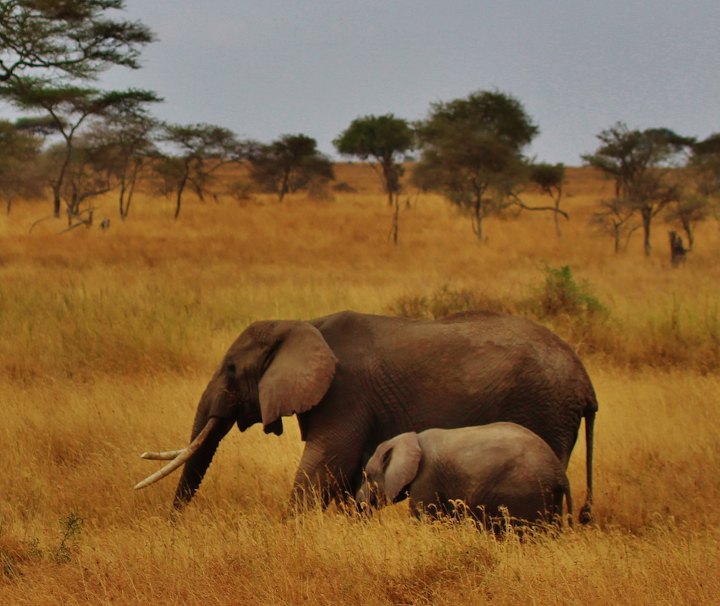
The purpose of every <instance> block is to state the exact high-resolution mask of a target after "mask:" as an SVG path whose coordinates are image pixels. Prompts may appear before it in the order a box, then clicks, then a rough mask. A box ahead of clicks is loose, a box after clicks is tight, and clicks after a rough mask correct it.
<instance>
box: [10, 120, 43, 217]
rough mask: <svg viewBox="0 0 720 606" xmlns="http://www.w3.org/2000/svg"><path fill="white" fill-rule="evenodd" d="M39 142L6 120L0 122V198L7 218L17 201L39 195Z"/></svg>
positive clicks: (40, 182)
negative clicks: (14, 202) (20, 198)
mask: <svg viewBox="0 0 720 606" xmlns="http://www.w3.org/2000/svg"><path fill="white" fill-rule="evenodd" d="M41 143H42V141H41V139H40V138H39V137H38V136H36V135H33V134H32V133H30V132H27V131H25V130H21V129H18V128H17V127H16V125H13V124H12V123H10V122H8V121H7V120H0V198H2V199H3V200H4V202H5V213H6V214H8V215H9V214H10V209H11V207H12V203H13V201H14V200H15V199H16V198H19V197H23V198H37V197H39V196H40V194H41V193H42V189H43V188H42V179H41V178H40V173H39V169H38V163H37V159H38V155H39V153H40V145H41Z"/></svg>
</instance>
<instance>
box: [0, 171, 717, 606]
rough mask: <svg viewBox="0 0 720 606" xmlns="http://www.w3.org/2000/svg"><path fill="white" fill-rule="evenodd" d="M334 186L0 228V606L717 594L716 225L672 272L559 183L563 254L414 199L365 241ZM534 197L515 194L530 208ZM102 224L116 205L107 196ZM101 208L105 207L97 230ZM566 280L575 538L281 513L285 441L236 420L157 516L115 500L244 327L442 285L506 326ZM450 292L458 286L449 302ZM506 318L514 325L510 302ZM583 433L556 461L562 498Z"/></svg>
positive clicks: (584, 181) (27, 214)
mask: <svg viewBox="0 0 720 606" xmlns="http://www.w3.org/2000/svg"><path fill="white" fill-rule="evenodd" d="M337 172H338V180H342V181H343V182H345V183H348V184H349V185H351V186H352V188H353V189H354V190H355V191H354V192H349V193H348V192H345V193H335V194H334V200H326V201H313V200H308V199H305V197H304V196H302V197H296V198H291V199H289V200H288V201H287V202H285V203H283V204H282V205H279V204H277V203H276V202H274V201H272V200H270V199H269V198H260V199H255V200H251V201H247V202H243V203H237V202H233V201H231V200H230V199H226V200H222V201H221V203H220V204H219V205H216V204H215V203H212V202H211V203H207V204H205V205H203V204H200V203H198V202H196V201H193V200H190V201H188V203H187V204H186V205H185V208H184V209H183V215H182V216H181V220H180V221H179V222H173V220H172V218H171V217H172V209H171V203H170V202H167V201H164V200H158V199H150V198H145V199H143V198H140V199H139V200H138V201H137V202H136V207H135V208H134V209H133V214H132V215H131V217H130V219H129V220H128V221H127V222H126V223H124V224H121V223H120V222H119V221H115V220H114V219H113V224H112V227H111V229H110V230H109V232H107V233H102V232H101V231H100V230H98V229H92V230H85V229H82V228H80V229H76V230H73V231H72V232H69V233H67V234H63V235H57V233H56V232H57V231H59V227H58V224H57V223H55V222H52V221H50V222H45V223H42V224H40V225H39V226H38V227H37V228H36V229H35V230H34V231H33V233H32V234H29V235H28V233H27V230H28V227H29V225H30V224H31V223H32V221H33V220H34V219H36V218H37V217H39V216H41V215H42V214H43V213H44V212H45V210H46V208H45V207H41V208H39V207H37V206H31V205H25V206H23V205H18V206H17V207H16V208H15V209H14V210H13V214H11V215H10V216H9V217H2V218H0V402H2V411H3V413H4V416H3V419H4V422H3V423H2V425H0V443H2V444H3V446H4V449H3V458H2V461H3V466H2V470H0V488H1V489H2V499H1V500H0V602H1V603H5V604H57V603H64V604H110V603H113V604H148V603H152V604H180V603H184V604H200V603H202V604H233V603H236V604H251V603H252V604H301V603H308V604H338V603H345V604H476V603H484V602H490V601H493V602H496V603H501V604H503V603H504V604H528V603H538V604H567V603H580V602H583V603H590V604H607V603H631V604H700V603H710V602H712V601H714V600H716V597H715V596H716V595H718V593H720V553H719V551H720V549H719V547H718V545H720V511H718V509H717V507H716V506H715V504H716V503H717V502H718V500H719V499H720V475H718V473H717V469H718V464H720V446H718V440H717V428H716V425H715V422H716V419H717V418H718V417H719V416H720V402H719V401H718V397H717V394H718V392H719V391H720V379H718V372H717V370H718V366H719V365H718V360H719V359H720V355H719V354H718V335H719V333H718V329H719V323H720V318H719V315H718V305H719V304H718V301H720V299H719V298H718V294H720V293H718V289H719V287H718V284H720V275H719V274H720V268H719V267H718V264H717V256H718V250H719V249H720V237H719V234H718V228H717V224H715V223H712V222H711V223H708V224H707V225H704V226H703V227H702V228H701V229H700V230H699V233H698V248H697V250H696V251H695V252H693V253H692V256H691V257H690V259H689V260H688V262H687V263H686V265H685V266H684V267H681V268H679V269H675V270H673V269H671V268H670V266H669V259H668V255H667V242H666V238H667V234H666V231H667V230H666V229H665V227H664V226H662V225H661V224H658V226H657V228H656V232H655V236H654V244H655V246H656V251H655V254H654V255H653V257H652V258H650V259H645V258H644V257H643V256H642V254H641V243H640V241H639V238H637V239H636V240H634V241H631V243H630V247H629V249H628V250H627V251H626V252H624V253H623V254H622V255H619V256H615V255H613V254H612V243H611V242H610V240H609V239H608V238H606V237H601V236H597V235H594V234H593V232H592V231H591V230H590V228H589V227H588V226H587V217H588V216H589V214H590V212H591V211H592V204H593V202H594V201H595V200H597V199H598V198H599V197H601V196H602V195H604V192H605V188H606V187H607V185H606V184H605V183H603V182H601V181H599V180H598V179H597V178H596V177H595V176H594V175H593V174H592V173H590V172H587V171H573V172H572V173H571V182H570V184H569V186H568V190H569V192H570V193H571V197H569V198H568V200H567V203H566V207H567V209H568V210H569V211H570V213H571V215H572V220H571V221H570V222H568V223H567V224H564V225H563V238H562V239H559V240H558V239H557V238H556V237H555V236H554V232H553V228H552V220H551V219H550V217H548V216H546V215H540V214H533V215H525V216H523V217H521V218H520V219H519V220H491V221H488V225H487V233H488V235H489V238H490V239H489V242H487V243H486V244H484V245H480V244H478V243H477V242H475V241H474V237H473V235H472V233H471V231H470V226H469V222H468V220H467V219H466V218H464V217H461V216H459V215H458V214H457V213H456V212H455V211H453V210H452V209H450V208H449V207H448V206H446V205H445V203H443V202H442V201H441V200H439V199H437V198H435V197H433V196H421V197H419V198H418V199H417V200H413V208H412V209H409V210H404V211H403V213H402V217H401V245H400V246H399V247H397V248H395V247H393V246H392V245H391V244H390V243H389V242H388V241H387V233H388V228H389V219H390V217H389V214H390V213H389V209H387V207H386V206H385V202H384V199H383V196H382V194H381V193H380V192H379V190H378V187H377V185H376V183H375V181H374V179H375V176H374V175H373V174H372V173H371V172H370V171H368V170H367V168H365V167H362V166H342V167H339V169H338V171H337ZM539 202H540V200H539V199H538V203H539ZM106 208H107V209H109V210H107V214H108V215H109V216H114V210H113V209H114V205H113V203H112V202H111V201H108V202H106ZM111 210H113V214H111ZM564 264H569V265H570V266H571V268H572V271H573V275H574V276H575V277H576V279H577V280H578V281H582V280H587V282H588V285H589V288H590V289H591V291H592V293H593V294H594V295H595V296H597V298H598V299H599V300H600V301H601V302H602V303H603V304H604V305H605V306H606V308H607V309H608V311H609V316H608V317H607V318H596V319H592V320H586V319H585V320H583V319H582V318H580V319H578V318H576V317H572V316H560V317H555V318H549V319H547V320H546V321H547V322H549V323H551V324H552V325H553V326H554V327H555V328H556V329H557V330H558V331H560V332H561V333H562V334H563V335H564V336H565V337H566V338H568V339H569V340H570V341H571V342H572V343H573V345H574V346H575V347H577V348H578V350H579V351H580V352H581V354H582V355H583V356H584V358H585V360H586V363H587V366H588V368H589V371H590V374H591V376H592V378H593V381H594V383H595V386H596V389H597V391H598V395H599V400H600V405H601V412H600V415H599V418H598V423H597V451H596V486H597V495H596V521H597V523H596V525H595V526H593V527H592V528H576V529H575V530H574V531H567V532H565V533H563V534H562V536H560V537H557V538H554V537H546V536H540V537H537V538H536V539H533V540H529V541H524V542H522V541H520V540H519V539H518V538H517V537H509V538H508V539H506V540H502V541H499V540H496V539H495V538H494V537H492V536H487V535H485V534H482V533H478V532H475V531H474V530H472V529H470V528H467V527H464V526H457V525H456V526H452V525H447V524H419V523H416V522H414V521H413V520H411V519H410V518H409V516H408V515H407V511H406V510H405V508H404V507H403V506H398V507H396V508H390V509H387V510H384V511H383V512H381V514H380V515H378V516H376V517H374V518H373V519H372V520H369V521H361V520H356V519H352V518H347V517H345V516H342V515H340V514H338V513H336V512H334V511H329V512H318V511H313V512H309V513H307V514H305V515H302V516H299V517H290V516H288V515H287V512H286V510H285V505H286V502H287V496H288V494H289V487H290V483H291V478H292V475H293V473H294V469H295V466H296V464H297V461H298V459H299V456H300V452H301V443H300V440H299V436H298V433H297V429H296V428H295V426H294V424H293V423H286V429H287V431H286V433H285V435H283V436H282V437H281V438H279V439H278V438H274V437H268V436H265V435H264V434H262V431H260V430H258V429H257V428H253V429H251V430H249V431H248V432H247V433H246V434H242V435H240V434H239V433H237V432H233V433H231V434H230V436H228V438H227V439H226V440H225V441H224V442H223V444H222V446H221V448H220V450H219V453H218V456H217V457H216V460H215V461H214V463H213V465H212V467H211V470H210V472H209V474H208V476H207V479H206V481H205V483H204V484H203V489H202V491H201V494H200V495H199V496H198V498H197V500H196V501H195V502H194V504H193V506H192V507H191V508H190V509H189V510H188V511H187V512H186V513H185V514H184V515H183V516H182V517H181V518H179V519H175V518H172V517H171V516H170V515H169V513H168V511H169V504H170V499H171V495H172V491H173V489H174V481H173V480H168V481H166V482H164V483H162V484H160V485H157V486H155V487H152V488H149V489H147V490H145V491H143V492H140V493H135V492H133V491H132V489H131V487H132V485H133V484H134V482H136V481H137V480H138V479H140V478H142V477H144V475H146V473H147V472H148V471H149V470H150V469H152V465H151V464H149V463H147V462H145V461H141V460H140V459H138V458H137V456H136V455H137V453H139V452H141V451H142V450H145V449H147V448H175V447H178V446H180V445H182V444H183V443H184V442H185V441H186V439H187V437H188V434H189V431H190V424H191V421H192V415H193V411H194V406H195V403H196V401H197V398H198V396H199V394H200V392H201V391H202V388H203V387H204V384H205V382H206V380H207V378H208V377H209V374H210V373H211V372H212V370H213V367H214V365H215V364H216V363H217V361H218V360H219V358H220V356H221V355H222V353H223V352H224V350H225V348H226V347H227V345H228V344H229V343H230V341H231V340H232V339H233V338H234V337H235V336H236V335H237V334H238V333H239V332H240V331H241V330H242V328H243V327H244V326H245V325H246V324H247V323H248V322H250V321H251V320H253V319H256V318H268V317H283V318H293V317H295V318H308V317H315V316H318V315H322V314H325V313H329V312H333V311H337V310H339V309H346V308H354V309H358V310H363V311H368V312H380V313H382V312H386V311H387V310H388V309H391V308H397V305H398V301H401V300H403V299H407V298H416V299H421V298H423V297H424V298H426V299H431V298H432V297H433V296H435V295H437V293H442V292H444V293H446V294H447V293H449V295H448V296H449V297H450V298H451V299H452V298H453V297H455V299H453V301H456V300H459V301H460V304H462V301H470V302H472V301H476V302H481V303H482V302H486V303H488V304H490V305H495V306H501V307H505V308H508V309H515V310H520V311H523V312H528V310H530V309H531V308H530V307H528V306H527V301H528V300H529V299H532V298H533V297H535V296H537V289H538V287H539V286H541V285H542V282H543V279H544V273H545V268H546V267H559V266H561V265H564ZM463 293H465V294H467V293H470V294H469V295H468V296H467V297H465V299H463V297H464V296H465V295H463ZM528 313H529V312H528ZM583 453H584V448H583V441H582V438H580V440H579V442H578V446H577V447H576V451H575V455H574V457H573V460H572V461H571V464H570V470H569V473H570V477H571V481H572V483H573V488H574V493H575V496H576V501H578V502H582V497H583V492H584V489H583V484H584V472H583V465H584V460H583Z"/></svg>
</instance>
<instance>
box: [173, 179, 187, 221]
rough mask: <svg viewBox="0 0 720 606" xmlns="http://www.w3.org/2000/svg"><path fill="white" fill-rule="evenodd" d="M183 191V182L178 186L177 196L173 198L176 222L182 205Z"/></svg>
mask: <svg viewBox="0 0 720 606" xmlns="http://www.w3.org/2000/svg"><path fill="white" fill-rule="evenodd" d="M184 189H185V181H183V182H182V184H181V185H179V186H178V189H177V195H176V197H175V220H176V221H177V218H178V217H179V216H180V207H181V205H182V194H183V190H184Z"/></svg>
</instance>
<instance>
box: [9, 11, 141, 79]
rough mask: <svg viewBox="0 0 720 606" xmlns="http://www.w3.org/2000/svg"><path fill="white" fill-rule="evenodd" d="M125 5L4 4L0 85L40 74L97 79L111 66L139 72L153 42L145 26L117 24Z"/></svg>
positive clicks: (54, 76) (65, 77) (124, 21)
mask: <svg viewBox="0 0 720 606" xmlns="http://www.w3.org/2000/svg"><path fill="white" fill-rule="evenodd" d="M124 7H125V2H124V1H123V0H42V1H38V0H0V83H3V82H4V83H7V82H9V81H11V80H13V79H18V78H22V77H25V76H28V75H29V74H31V73H35V74H41V75H42V76H43V77H45V78H48V77H51V78H57V77H60V78H63V79H67V78H70V79H81V80H87V79H91V78H93V77H95V76H96V75H97V74H98V73H99V72H100V71H102V70H104V69H105V68H107V67H108V66H111V65H122V66H125V67H129V68H132V69H135V68H137V67H139V65H138V57H139V52H140V51H139V49H140V47H142V46H144V45H145V44H147V43H149V42H152V41H153V39H154V35H153V33H152V32H151V31H150V30H149V29H148V28H147V27H146V26H144V25H143V24H142V23H139V22H137V21H126V20H122V19H116V18H114V14H115V13H116V11H120V10H122V9H124Z"/></svg>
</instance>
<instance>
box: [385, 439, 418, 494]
mask: <svg viewBox="0 0 720 606" xmlns="http://www.w3.org/2000/svg"><path fill="white" fill-rule="evenodd" d="M388 446H390V448H389V450H388V452H387V453H386V454H385V498H387V500H388V502H390V503H392V502H393V501H394V500H395V499H397V498H398V496H399V495H400V491H402V489H403V488H405V486H407V485H408V484H410V483H411V482H412V481H413V480H414V479H415V476H417V472H418V468H419V467H420V458H421V456H422V452H421V450H420V442H418V437H417V434H416V433H415V432H414V431H411V432H409V433H401V434H400V435H399V436H395V437H394V438H392V439H391V440H389V441H388Z"/></svg>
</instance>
